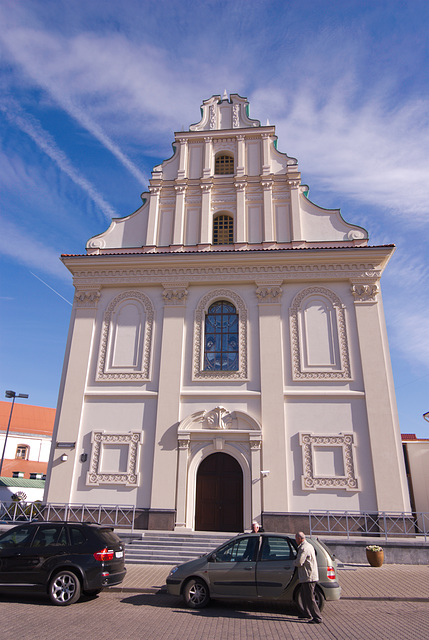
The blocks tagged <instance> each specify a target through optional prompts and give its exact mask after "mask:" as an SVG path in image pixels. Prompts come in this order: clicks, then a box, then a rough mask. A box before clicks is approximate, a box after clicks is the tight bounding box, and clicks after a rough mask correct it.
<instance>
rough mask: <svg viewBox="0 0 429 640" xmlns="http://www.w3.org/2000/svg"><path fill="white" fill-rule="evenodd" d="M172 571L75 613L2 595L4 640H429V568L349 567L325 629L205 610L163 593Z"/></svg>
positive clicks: (285, 612)
mask: <svg viewBox="0 0 429 640" xmlns="http://www.w3.org/2000/svg"><path fill="white" fill-rule="evenodd" d="M169 570H170V567H166V566H163V567H153V566H148V565H130V566H129V573H128V576H127V578H126V580H125V583H124V585H123V590H122V591H119V590H115V591H112V590H111V591H105V592H103V593H102V594H101V595H100V596H98V597H96V598H93V599H85V598H83V599H81V600H80V601H79V602H78V603H77V604H75V605H72V606H70V607H65V608H60V607H54V606H51V605H50V604H49V602H48V600H47V599H46V598H44V597H42V596H38V597H32V598H29V597H21V596H5V595H2V596H0V611H1V618H0V634H1V638H2V640H15V639H16V638H20V639H22V640H27V639H28V640H29V639H30V638H31V640H51V639H52V640H53V639H54V638H55V639H56V638H58V637H59V638H61V639H62V640H76V638H85V639H88V640H122V639H124V640H175V639H176V638H177V639H179V638H180V639H181V640H278V639H280V638H282V639H283V638H285V639H288V640H289V639H290V640H292V639H293V640H304V639H305V640H313V639H314V640H325V639H329V640H343V639H344V640H345V639H347V640H373V639H374V638H377V640H395V639H397V640H426V638H429V567H428V566H412V565H385V566H383V567H381V568H377V569H375V568H371V567H367V566H354V567H345V569H344V570H341V571H340V581H341V585H342V588H343V593H342V599H341V600H340V601H338V602H332V603H328V604H327V605H326V607H325V609H324V611H323V617H324V624H322V625H309V624H307V623H306V622H305V621H301V620H298V619H297V617H296V611H295V610H294V609H293V608H292V607H290V608H286V607H284V606H280V605H262V604H259V603H258V604H257V605H256V604H249V603H237V604H234V605H233V604H230V603H225V602H224V603H219V602H216V603H212V604H211V605H210V606H209V607H207V608H206V609H203V610H201V611H192V610H190V609H187V608H186V607H185V606H184V605H183V603H182V602H181V600H178V599H177V598H174V597H172V596H169V595H167V594H166V593H165V592H164V593H163V592H159V587H160V586H162V585H163V584H164V582H165V577H166V575H167V574H168V572H169Z"/></svg>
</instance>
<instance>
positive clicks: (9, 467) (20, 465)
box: [1, 458, 48, 479]
mask: <svg viewBox="0 0 429 640" xmlns="http://www.w3.org/2000/svg"><path fill="white" fill-rule="evenodd" d="M47 469H48V463H47V462H36V461H35V460H22V459H19V458H16V459H15V460H7V459H5V460H4V461H3V468H2V471H1V475H2V476H3V477H5V478H12V474H13V472H14V471H23V472H24V478H28V479H29V478H30V473H43V474H46V471H47Z"/></svg>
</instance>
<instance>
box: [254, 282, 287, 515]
mask: <svg viewBox="0 0 429 640" xmlns="http://www.w3.org/2000/svg"><path fill="white" fill-rule="evenodd" d="M280 284H281V283H280V282H261V283H257V289H256V296H257V298H258V307H259V344H260V345H261V350H260V367H261V423H262V428H263V432H264V446H263V450H262V468H263V469H264V470H265V471H267V470H269V471H270V473H269V475H266V477H265V478H264V479H263V480H262V482H263V483H264V485H263V500H264V504H263V509H264V511H275V512H278V511H284V512H287V511H288V510H289V497H288V489H287V487H288V486H289V481H288V475H287V462H286V460H287V453H286V452H287V447H286V427H285V417H284V416H285V410H284V397H283V385H284V371H283V342H282V331H281V304H280V302H281V296H282V289H281V286H280ZM280 487H281V490H279V488H280Z"/></svg>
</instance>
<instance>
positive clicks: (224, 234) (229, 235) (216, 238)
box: [213, 214, 234, 244]
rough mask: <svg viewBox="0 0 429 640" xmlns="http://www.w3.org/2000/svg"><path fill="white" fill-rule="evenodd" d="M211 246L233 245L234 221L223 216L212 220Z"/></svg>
mask: <svg viewBox="0 0 429 640" xmlns="http://www.w3.org/2000/svg"><path fill="white" fill-rule="evenodd" d="M213 244H234V219H233V218H232V216H228V215H225V214H222V215H219V216H216V218H214V220H213Z"/></svg>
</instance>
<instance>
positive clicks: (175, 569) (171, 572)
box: [168, 567, 179, 577]
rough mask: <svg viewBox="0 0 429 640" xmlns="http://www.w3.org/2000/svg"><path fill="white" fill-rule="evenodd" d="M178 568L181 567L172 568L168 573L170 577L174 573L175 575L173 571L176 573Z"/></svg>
mask: <svg viewBox="0 0 429 640" xmlns="http://www.w3.org/2000/svg"><path fill="white" fill-rule="evenodd" d="M178 568H179V567H173V568H172V570H171V571H170V573H169V574H168V577H170V576H172V575H173V573H176V571H177V569H178Z"/></svg>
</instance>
